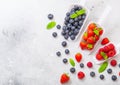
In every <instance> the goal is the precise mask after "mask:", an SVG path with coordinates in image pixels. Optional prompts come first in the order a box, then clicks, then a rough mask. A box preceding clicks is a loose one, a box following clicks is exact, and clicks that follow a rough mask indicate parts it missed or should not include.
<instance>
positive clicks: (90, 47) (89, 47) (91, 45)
mask: <svg viewBox="0 0 120 85" xmlns="http://www.w3.org/2000/svg"><path fill="white" fill-rule="evenodd" d="M86 47H87V49H88V50H92V49H93V48H94V45H93V44H87V46H86Z"/></svg>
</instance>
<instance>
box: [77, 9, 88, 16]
mask: <svg viewBox="0 0 120 85" xmlns="http://www.w3.org/2000/svg"><path fill="white" fill-rule="evenodd" d="M85 12H86V11H85V9H81V10H79V11H76V14H77V15H78V16H79V15H83V14H85Z"/></svg>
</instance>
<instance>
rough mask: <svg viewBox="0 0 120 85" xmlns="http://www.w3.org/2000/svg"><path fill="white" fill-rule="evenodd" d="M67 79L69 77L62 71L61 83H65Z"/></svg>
mask: <svg viewBox="0 0 120 85" xmlns="http://www.w3.org/2000/svg"><path fill="white" fill-rule="evenodd" d="M69 80H70V77H69V76H68V75H67V74H66V73H63V74H62V75H61V77H60V83H61V84H64V83H67V82H68V81H69Z"/></svg>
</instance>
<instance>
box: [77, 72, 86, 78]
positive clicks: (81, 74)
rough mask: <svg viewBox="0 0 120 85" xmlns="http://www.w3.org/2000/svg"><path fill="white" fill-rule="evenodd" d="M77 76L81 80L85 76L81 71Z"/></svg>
mask: <svg viewBox="0 0 120 85" xmlns="http://www.w3.org/2000/svg"><path fill="white" fill-rule="evenodd" d="M77 75H78V78H79V79H83V78H84V77H85V74H84V73H83V72H82V71H80V72H78V74H77Z"/></svg>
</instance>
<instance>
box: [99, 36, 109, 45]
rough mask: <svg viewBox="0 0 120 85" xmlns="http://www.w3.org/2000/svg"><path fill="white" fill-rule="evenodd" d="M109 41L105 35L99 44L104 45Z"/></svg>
mask: <svg viewBox="0 0 120 85" xmlns="http://www.w3.org/2000/svg"><path fill="white" fill-rule="evenodd" d="M109 42H110V41H109V39H108V38H107V37H105V38H103V40H102V42H101V44H102V45H105V44H107V43H109Z"/></svg>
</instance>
